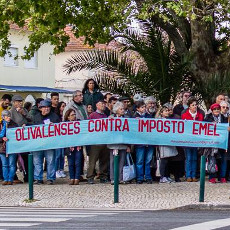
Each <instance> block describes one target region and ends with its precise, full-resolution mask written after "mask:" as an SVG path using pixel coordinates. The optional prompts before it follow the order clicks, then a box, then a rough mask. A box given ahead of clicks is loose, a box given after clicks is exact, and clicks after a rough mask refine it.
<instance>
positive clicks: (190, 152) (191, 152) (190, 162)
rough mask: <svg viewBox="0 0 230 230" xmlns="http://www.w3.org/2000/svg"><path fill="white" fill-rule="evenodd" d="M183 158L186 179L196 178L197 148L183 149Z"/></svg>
mask: <svg viewBox="0 0 230 230" xmlns="http://www.w3.org/2000/svg"><path fill="white" fill-rule="evenodd" d="M185 157H186V160H185V172H186V178H196V169H197V148H185Z"/></svg>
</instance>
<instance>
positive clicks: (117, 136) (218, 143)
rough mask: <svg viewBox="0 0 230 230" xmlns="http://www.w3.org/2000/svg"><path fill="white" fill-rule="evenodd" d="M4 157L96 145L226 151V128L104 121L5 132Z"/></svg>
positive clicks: (171, 122)
mask: <svg viewBox="0 0 230 230" xmlns="http://www.w3.org/2000/svg"><path fill="white" fill-rule="evenodd" d="M7 138H8V139H9V140H8V141H7V145H6V149H7V153H9V154H10V153H22V152H31V151H38V150H46V149H57V148H65V147H73V146H84V145H99V144H145V145H168V146H170V145H171V146H184V147H204V148H207V147H214V148H221V149H227V146H228V124H216V123H210V122H199V121H189V120H173V119H134V118H127V119H126V118H107V119H96V120H84V121H74V122H62V123H55V124H49V125H48V124H44V125H38V126H26V127H25V128H12V129H8V130H7Z"/></svg>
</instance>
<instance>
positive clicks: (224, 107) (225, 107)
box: [221, 106, 229, 109]
mask: <svg viewBox="0 0 230 230" xmlns="http://www.w3.org/2000/svg"><path fill="white" fill-rule="evenodd" d="M221 107H222V108H223V109H229V107H227V106H221Z"/></svg>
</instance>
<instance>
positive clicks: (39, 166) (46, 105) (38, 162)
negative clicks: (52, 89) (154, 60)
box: [33, 100, 60, 185]
mask: <svg viewBox="0 0 230 230" xmlns="http://www.w3.org/2000/svg"><path fill="white" fill-rule="evenodd" d="M39 109H40V110H41V112H40V113H39V114H37V115H35V116H34V118H33V120H34V124H35V125H39V124H50V123H59V121H60V119H59V117H58V115H57V114H56V113H54V112H52V111H51V103H50V102H49V101H47V100H43V101H41V102H40V105H39ZM44 158H45V159H46V164H47V184H49V185H52V184H53V183H54V180H55V179H56V170H55V149H49V150H42V151H36V152H33V162H34V180H35V181H34V184H43V162H44Z"/></svg>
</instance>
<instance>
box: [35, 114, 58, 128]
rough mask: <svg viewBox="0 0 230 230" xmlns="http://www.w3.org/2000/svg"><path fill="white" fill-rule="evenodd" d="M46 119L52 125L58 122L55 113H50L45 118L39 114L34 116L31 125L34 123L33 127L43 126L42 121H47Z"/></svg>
mask: <svg viewBox="0 0 230 230" xmlns="http://www.w3.org/2000/svg"><path fill="white" fill-rule="evenodd" d="M48 119H49V120H50V122H52V123H59V122H60V118H59V117H58V115H57V114H56V113H54V112H52V111H50V113H49V114H47V115H46V116H43V115H42V114H41V113H38V114H36V115H35V116H34V117H33V123H34V125H40V124H44V120H48Z"/></svg>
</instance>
